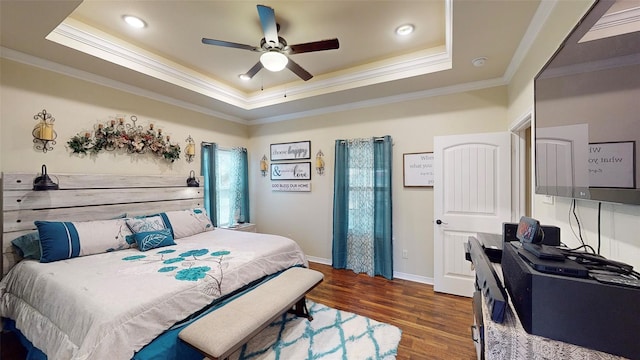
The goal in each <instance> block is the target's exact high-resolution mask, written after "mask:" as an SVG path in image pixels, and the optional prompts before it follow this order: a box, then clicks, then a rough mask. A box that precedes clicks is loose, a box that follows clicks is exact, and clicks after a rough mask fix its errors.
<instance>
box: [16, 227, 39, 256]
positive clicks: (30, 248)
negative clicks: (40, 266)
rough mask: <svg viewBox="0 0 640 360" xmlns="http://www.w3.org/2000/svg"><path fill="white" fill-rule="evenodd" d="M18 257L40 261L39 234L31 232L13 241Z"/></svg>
mask: <svg viewBox="0 0 640 360" xmlns="http://www.w3.org/2000/svg"><path fill="white" fill-rule="evenodd" d="M11 244H12V245H13V246H14V247H15V248H16V251H17V253H18V255H20V257H21V258H23V259H35V260H40V252H41V250H40V237H39V236H38V232H37V231H34V232H30V233H27V234H24V235H22V236H18V237H17V238H15V239H13V240H11Z"/></svg>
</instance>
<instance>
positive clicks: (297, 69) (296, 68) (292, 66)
mask: <svg viewBox="0 0 640 360" xmlns="http://www.w3.org/2000/svg"><path fill="white" fill-rule="evenodd" d="M287 68H289V70H291V71H293V73H294V74H296V75H298V77H300V78H301V79H302V80H304V81H307V80H309V79H311V78H312V77H313V75H311V74H309V72H308V71H307V70H305V69H303V68H302V66H300V65H298V63H296V62H295V61H293V60H291V59H289V62H287Z"/></svg>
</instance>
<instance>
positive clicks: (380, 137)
mask: <svg viewBox="0 0 640 360" xmlns="http://www.w3.org/2000/svg"><path fill="white" fill-rule="evenodd" d="M369 139H373V141H384V136H373V137H370V138H359V139H346V140H338V141H341V142H346V141H358V140H369Z"/></svg>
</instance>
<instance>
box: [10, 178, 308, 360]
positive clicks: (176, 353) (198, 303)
mask: <svg viewBox="0 0 640 360" xmlns="http://www.w3.org/2000/svg"><path fill="white" fill-rule="evenodd" d="M34 177H35V175H34V174H3V217H4V221H3V261H2V262H3V264H2V265H3V267H2V268H3V274H6V275H5V276H4V277H3V279H2V281H1V282H0V315H1V316H2V317H3V318H4V319H5V326H6V327H8V328H12V327H14V326H15V328H16V330H18V331H19V332H20V334H21V335H22V336H24V338H25V339H26V340H28V341H29V342H30V343H32V345H33V346H34V347H35V348H36V349H37V350H34V352H33V353H34V354H37V355H42V353H44V354H46V355H47V357H48V358H49V359H131V358H136V359H152V358H165V359H171V358H176V359H177V358H180V359H184V358H189V357H192V358H202V357H201V356H199V355H198V354H197V352H194V351H193V350H192V349H189V347H188V346H186V345H184V344H180V340H178V339H177V331H179V330H180V329H181V328H183V327H184V326H187V325H188V324H189V322H190V321H193V320H194V319H196V318H197V317H198V316H201V315H202V314H205V313H206V312H208V311H211V310H212V309H215V308H216V307H217V306H222V305H223V304H224V303H226V302H229V301H233V300H234V298H236V297H238V296H242V293H243V292H245V291H251V287H252V286H254V285H256V284H257V283H259V282H260V281H263V280H264V279H267V278H270V277H273V276H277V274H278V273H280V272H282V271H283V270H285V269H287V268H290V267H293V266H307V265H308V264H307V261H306V258H305V256H304V254H303V252H302V251H301V249H300V247H299V246H298V245H297V244H296V243H295V242H294V241H293V240H291V239H288V238H285V237H281V236H276V235H268V234H257V233H250V232H240V231H233V230H225V229H213V228H212V227H211V225H210V223H208V224H207V221H206V213H203V210H202V208H201V207H202V190H203V189H202V188H189V187H186V182H185V181H186V178H185V179H182V178H180V177H175V176H158V177H153V176H142V177H141V176H113V175H111V176H103V175H100V176H94V175H71V174H69V175H59V176H58V180H59V182H60V189H61V190H57V191H44V192H42V191H38V192H36V191H32V190H31V185H32V181H33V178H34ZM105 184H108V185H105ZM203 219H205V220H203ZM160 221H161V222H162V224H165V225H166V227H165V228H158V229H156V228H154V226H160ZM34 222H35V224H36V225H35V226H34ZM123 224H126V226H123ZM35 228H37V230H38V233H39V235H40V237H41V238H40V244H41V246H42V249H41V259H40V260H33V259H23V260H21V259H20V257H19V255H18V254H16V251H15V247H14V246H12V245H11V240H12V239H14V238H16V237H18V236H21V235H28V234H33V233H34V231H35V230H36V229H35ZM123 229H124V230H123ZM132 230H133V231H132ZM169 233H170V234H171V236H169V235H168V234H169ZM61 234H65V235H64V236H66V238H68V239H71V240H69V241H68V244H65V245H60V242H59V241H58V240H55V241H54V239H59V238H60V237H61V236H63V235H61ZM98 238H104V240H100V241H103V242H102V243H98V240H96V239H98ZM169 238H171V239H172V240H173V243H170V242H169V243H165V242H167V241H168V239H169ZM132 239H133V240H135V241H132ZM104 241H111V242H112V243H110V244H108V246H105V244H104ZM75 242H79V243H80V244H82V246H81V247H80V248H81V249H80V250H78V249H77V248H78V246H74V244H75ZM133 243H135V247H130V246H131V245H132V244H133ZM52 244H54V245H55V246H54V245H52ZM65 246H66V247H65ZM60 247H62V248H63V250H64V251H61V250H60V249H59V248H60ZM103 248H106V251H104V250H102V251H101V250H100V249H103ZM142 250H144V251H142ZM83 251H85V252H88V253H83ZM92 251H93V252H92ZM19 260H21V261H19ZM42 261H47V262H42ZM6 324H9V325H8V326H7V325H6ZM220 326H225V324H220ZM40 351H41V352H40ZM35 357H37V356H35Z"/></svg>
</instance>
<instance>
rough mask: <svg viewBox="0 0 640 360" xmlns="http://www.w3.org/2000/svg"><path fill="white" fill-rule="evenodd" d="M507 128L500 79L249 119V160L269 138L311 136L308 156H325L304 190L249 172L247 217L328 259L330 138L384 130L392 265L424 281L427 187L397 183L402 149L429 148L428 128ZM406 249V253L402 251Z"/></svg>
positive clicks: (429, 264) (429, 228)
mask: <svg viewBox="0 0 640 360" xmlns="http://www.w3.org/2000/svg"><path fill="white" fill-rule="evenodd" d="M506 129H507V121H506V88H505V87H497V88H491V89H485V90H480V91H473V92H467V93H461V94H455V95H448V96H438V97H433V98H428V99H422V100H415V101H407V102H402V103H396V104H390V105H384V106H377V107H371V108H367V109H359V110H351V111H343V112H339V113H333V114H327V115H322V116H314V117H309V118H305V119H299V120H295V121H287V122H280V123H273V124H265V125H259V126H251V127H250V129H249V130H250V148H251V150H252V154H251V165H250V166H251V167H252V168H258V167H259V160H260V158H261V157H262V156H263V155H267V158H268V157H269V145H270V144H274V143H282V142H292V141H302V140H310V141H311V148H312V155H313V157H314V158H315V154H316V152H317V151H318V150H319V149H321V150H322V152H323V153H324V154H325V162H326V173H325V175H324V176H318V175H316V174H315V173H314V174H313V175H312V180H311V189H312V191H311V192H310V193H286V192H272V191H271V189H270V184H271V181H270V180H269V178H268V177H262V176H259V175H257V174H256V175H255V176H253V177H252V178H251V184H252V186H251V189H252V201H253V202H252V204H251V208H252V219H255V220H256V221H257V223H258V230H259V231H260V232H267V233H273V234H280V235H285V236H289V237H292V238H293V239H295V240H297V241H298V242H299V243H300V244H301V246H302V248H303V250H304V251H305V252H306V253H307V254H308V255H310V256H312V257H315V258H320V259H325V260H329V261H330V259H331V242H332V224H333V220H332V219H333V207H332V206H333V166H334V161H333V159H334V144H335V140H337V139H349V138H362V137H371V136H382V135H391V137H392V138H393V144H394V146H393V170H392V171H393V178H392V182H393V184H392V194H393V236H394V247H393V251H394V269H395V271H396V272H398V273H401V274H400V275H401V276H405V277H406V275H407V274H408V275H410V276H408V277H409V278H414V279H416V280H421V281H430V280H429V279H431V278H432V277H433V188H404V187H403V178H402V154H403V153H413V152H431V151H433V137H434V136H439V135H451V134H461V133H480V132H495V131H506ZM312 160H313V159H312ZM405 249H406V250H407V251H408V254H409V257H408V259H402V250H405Z"/></svg>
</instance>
